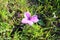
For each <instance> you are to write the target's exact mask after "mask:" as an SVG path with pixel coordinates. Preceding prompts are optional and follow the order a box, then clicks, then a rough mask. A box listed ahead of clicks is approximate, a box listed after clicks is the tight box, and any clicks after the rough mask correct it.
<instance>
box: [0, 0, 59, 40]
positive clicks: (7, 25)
mask: <svg viewBox="0 0 60 40" xmlns="http://www.w3.org/2000/svg"><path fill="white" fill-rule="evenodd" d="M17 10H19V11H21V13H20V14H19V15H20V18H18V17H17V16H16V15H15V14H18V13H19V12H17V13H16V11H17ZM26 11H29V12H31V14H32V15H34V14H38V17H39V22H38V23H36V24H34V25H32V26H29V25H28V24H27V25H25V26H24V27H23V30H22V31H18V32H17V31H16V32H15V34H14V37H13V38H11V37H10V34H11V32H12V30H13V27H15V25H21V24H20V22H21V19H23V14H24V12H26ZM54 16H55V17H54ZM59 18H60V0H34V1H33V0H0V40H60V26H59V25H60V24H59V23H60V19H59ZM38 24H39V25H38ZM58 24H59V25H58ZM19 27H20V26H19ZM16 30H17V29H16Z"/></svg>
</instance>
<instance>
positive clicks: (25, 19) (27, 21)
mask: <svg viewBox="0 0 60 40" xmlns="http://www.w3.org/2000/svg"><path fill="white" fill-rule="evenodd" d="M21 22H22V23H24V24H29V25H32V24H33V22H32V21H30V20H28V19H27V18H23V19H22V21H21Z"/></svg>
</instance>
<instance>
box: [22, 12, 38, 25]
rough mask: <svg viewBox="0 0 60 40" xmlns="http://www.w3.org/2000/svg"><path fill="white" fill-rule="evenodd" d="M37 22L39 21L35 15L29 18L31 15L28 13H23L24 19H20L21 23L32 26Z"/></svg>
mask: <svg viewBox="0 0 60 40" xmlns="http://www.w3.org/2000/svg"><path fill="white" fill-rule="evenodd" d="M38 21H39V20H38V17H37V15H33V16H31V14H30V13H29V12H25V13H24V18H23V19H22V23H24V24H29V25H33V23H36V22H38Z"/></svg>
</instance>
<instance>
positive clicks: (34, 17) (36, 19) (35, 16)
mask: <svg viewBox="0 0 60 40" xmlns="http://www.w3.org/2000/svg"><path fill="white" fill-rule="evenodd" d="M31 21H32V22H34V23H36V22H38V21H39V20H38V17H37V15H33V16H32V18H31Z"/></svg>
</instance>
